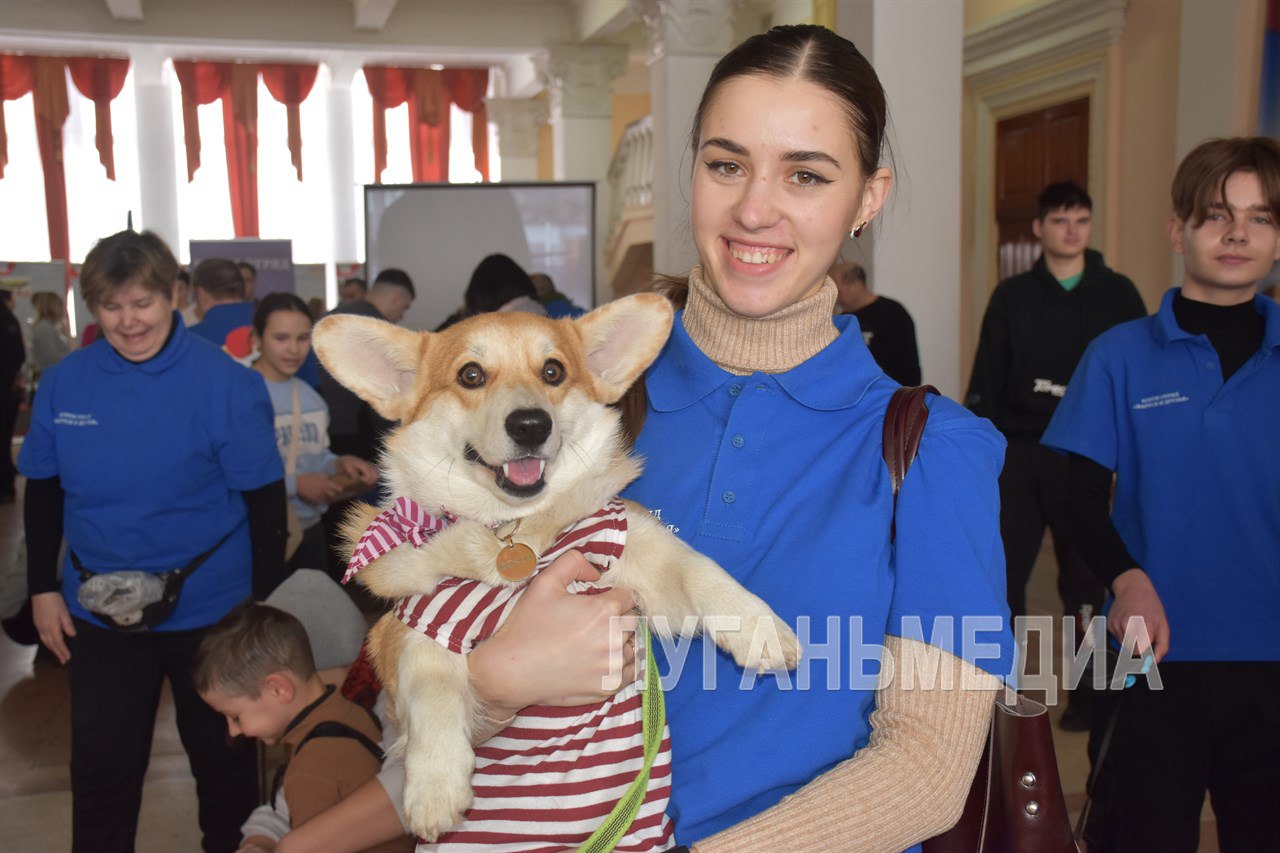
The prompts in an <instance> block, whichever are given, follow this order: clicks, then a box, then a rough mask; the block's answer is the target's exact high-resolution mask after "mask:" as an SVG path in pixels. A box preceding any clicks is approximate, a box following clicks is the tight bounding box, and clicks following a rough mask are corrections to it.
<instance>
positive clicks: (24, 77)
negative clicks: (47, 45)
mask: <svg viewBox="0 0 1280 853" xmlns="http://www.w3.org/2000/svg"><path fill="white" fill-rule="evenodd" d="M35 79H36V63H35V59H33V58H32V57H30V56H18V55H16V54H12V53H0V98H2V99H3V100H6V101H16V100H18V99H19V98H21V97H23V96H25V95H26V94H27V92H30V91H31V87H32V86H34V85H35ZM7 165H9V134H8V132H7V131H6V130H5V126H4V110H3V109H0V178H3V177H4V167H5V166H7Z"/></svg>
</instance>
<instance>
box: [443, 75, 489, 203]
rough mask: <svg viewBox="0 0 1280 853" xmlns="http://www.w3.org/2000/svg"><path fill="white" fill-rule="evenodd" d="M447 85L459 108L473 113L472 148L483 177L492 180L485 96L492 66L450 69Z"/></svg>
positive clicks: (445, 78) (451, 98) (445, 81)
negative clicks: (490, 175) (490, 177)
mask: <svg viewBox="0 0 1280 853" xmlns="http://www.w3.org/2000/svg"><path fill="white" fill-rule="evenodd" d="M444 84H445V87H446V88H448V90H449V99H450V100H451V101H453V102H454V103H455V104H457V105H458V109H460V110H463V111H464V112H469V113H471V150H472V152H474V154H475V158H476V171H477V172H479V173H480V179H481V180H483V181H488V180H489V111H488V110H487V109H486V108H485V104H484V95H485V92H487V91H488V90H489V69H487V68H446V69H445V71H444Z"/></svg>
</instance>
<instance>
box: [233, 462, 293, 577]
mask: <svg viewBox="0 0 1280 853" xmlns="http://www.w3.org/2000/svg"><path fill="white" fill-rule="evenodd" d="M241 494H242V495H243V496H244V504H245V509H246V510H247V511H248V514H249V542H250V545H251V547H252V548H253V598H254V600H255V601H262V600H263V599H265V598H266V597H267V596H268V595H270V594H271V592H272V590H274V589H275V588H276V587H277V586H279V585H280V582H281V581H283V580H284V576H285V571H286V566H285V560H284V546H285V542H286V540H288V538H289V513H288V509H287V508H286V506H285V503H286V501H287V500H288V496H287V495H286V494H285V490H284V480H283V479H280V480H276V481H275V482H274V483H267V484H266V485H265V486H263V487H262V488H260V489H252V490H250V491H247V492H241Z"/></svg>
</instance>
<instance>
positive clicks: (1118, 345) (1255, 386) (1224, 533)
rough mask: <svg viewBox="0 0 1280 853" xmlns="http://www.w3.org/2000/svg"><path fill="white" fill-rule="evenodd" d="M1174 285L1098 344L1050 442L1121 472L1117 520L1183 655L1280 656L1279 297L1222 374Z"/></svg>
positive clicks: (1173, 645) (1173, 656)
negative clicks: (1185, 317)
mask: <svg viewBox="0 0 1280 853" xmlns="http://www.w3.org/2000/svg"><path fill="white" fill-rule="evenodd" d="M1177 292H1178V290H1177V288H1174V289H1172V290H1170V291H1169V292H1168V293H1166V294H1165V295H1164V300H1163V301H1162V302H1161V303H1160V310H1159V311H1158V312H1156V313H1155V314H1153V315H1152V316H1150V317H1146V318H1144V319H1141V320H1134V321H1132V322H1129V323H1124V324H1122V325H1120V326H1116V327H1115V328H1113V329H1111V330H1110V331H1108V332H1106V333H1105V334H1103V335H1101V336H1099V337H1098V338H1097V339H1095V340H1094V342H1093V343H1092V344H1090V346H1089V349H1088V350H1087V351H1086V352H1085V355H1084V358H1083V360H1081V362H1080V365H1079V366H1078V367H1077V368H1076V372H1075V375H1074V376H1073V377H1072V378H1071V384H1070V385H1068V387H1067V395H1066V397H1064V398H1063V400H1062V403H1061V404H1060V405H1059V406H1058V411H1057V413H1056V414H1054V417H1053V421H1052V422H1051V423H1050V424H1049V429H1048V431H1046V432H1045V434H1044V438H1043V441H1044V443H1045V444H1047V445H1049V446H1050V447H1055V448H1058V449H1059V450H1064V451H1069V452H1071V453H1078V454H1080V455H1081V456H1087V457H1088V458H1090V459H1092V460H1093V461H1095V462H1097V463H1098V464H1100V465H1103V466H1105V467H1107V468H1110V469H1111V470H1113V471H1115V472H1116V474H1117V477H1116V494H1115V504H1114V507H1113V509H1112V513H1111V519H1112V522H1113V523H1114V524H1115V526H1116V530H1118V531H1119V533H1120V537H1121V539H1123V540H1124V544H1125V547H1126V548H1128V549H1129V553H1130V554H1132V555H1133V558H1134V559H1135V560H1137V561H1138V565H1139V566H1140V567H1141V568H1142V570H1143V571H1145V572H1146V573H1147V574H1148V575H1149V576H1150V577H1151V581H1152V583H1153V584H1154V585H1155V588H1156V592H1158V593H1159V595H1160V600H1161V602H1162V603H1163V604H1164V609H1165V615H1166V616H1168V618H1169V632H1170V643H1169V655H1168V658H1167V659H1168V660H1171V661H1243V660H1280V615H1277V614H1280V440H1277V437H1280V306H1277V305H1276V303H1275V302H1273V301H1272V300H1270V299H1267V298H1265V297H1262V296H1258V297H1256V298H1255V300H1254V304H1255V306H1256V307H1257V309H1258V313H1259V314H1261V315H1262V316H1263V317H1264V318H1265V320H1266V328H1265V331H1264V333H1263V339H1262V346H1261V347H1260V348H1259V349H1258V351H1257V352H1256V353H1254V355H1253V357H1252V358H1250V359H1249V361H1247V362H1246V363H1245V364H1244V366H1243V367H1241V368H1240V369H1239V370H1237V371H1236V372H1235V373H1234V374H1232V376H1231V378H1230V379H1228V380H1227V381H1226V382H1223V381H1222V370H1221V368H1220V367H1219V364H1218V355H1217V353H1216V352H1215V350H1214V348H1213V345H1212V344H1210V343H1209V339H1208V337H1207V336H1205V335H1190V334H1188V333H1187V332H1184V331H1183V330H1182V329H1181V328H1180V327H1179V326H1178V324H1177V321H1176V320H1175V318H1174V314H1173V300H1174V296H1175V295H1176V294H1177Z"/></svg>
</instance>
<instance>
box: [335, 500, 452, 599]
mask: <svg viewBox="0 0 1280 853" xmlns="http://www.w3.org/2000/svg"><path fill="white" fill-rule="evenodd" d="M457 520H458V517H457V516H456V515H452V514H450V513H447V512H444V513H442V514H441V515H432V514H431V513H429V512H427V511H426V510H424V509H423V508H422V507H421V506H419V505H418V504H417V503H416V502H415V501H413V500H412V499H410V498H396V503H395V506H394V507H392V508H391V509H389V510H387V511H386V512H384V513H381V514H380V515H379V516H378V517H377V518H375V519H374V520H373V523H372V524H370V525H369V526H368V527H367V528H365V531H364V533H362V534H360V542H359V543H358V544H357V545H356V550H355V553H354V554H352V555H351V560H350V561H349V562H348V563H347V573H346V574H344V575H343V576H342V582H343V583H344V584H345V583H346V582H347V581H349V580H351V579H352V578H353V577H355V575H356V572H358V571H360V570H361V569H363V568H365V567H366V566H368V565H369V564H370V563H372V562H373V561H374V560H376V559H378V558H379V557H381V556H382V555H383V554H387V553H390V551H391V549H392V548H395V547H396V546H397V545H403V544H404V543H405V542H408V543H409V544H411V545H413V547H415V548H421V547H422V546H423V545H425V544H427V543H428V542H430V541H431V539H432V538H433V537H434V536H435V535H436V534H437V533H439V532H440V531H441V530H444V529H445V528H446V527H448V526H449V525H450V524H453V523H454V522H455V521H457Z"/></svg>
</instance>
